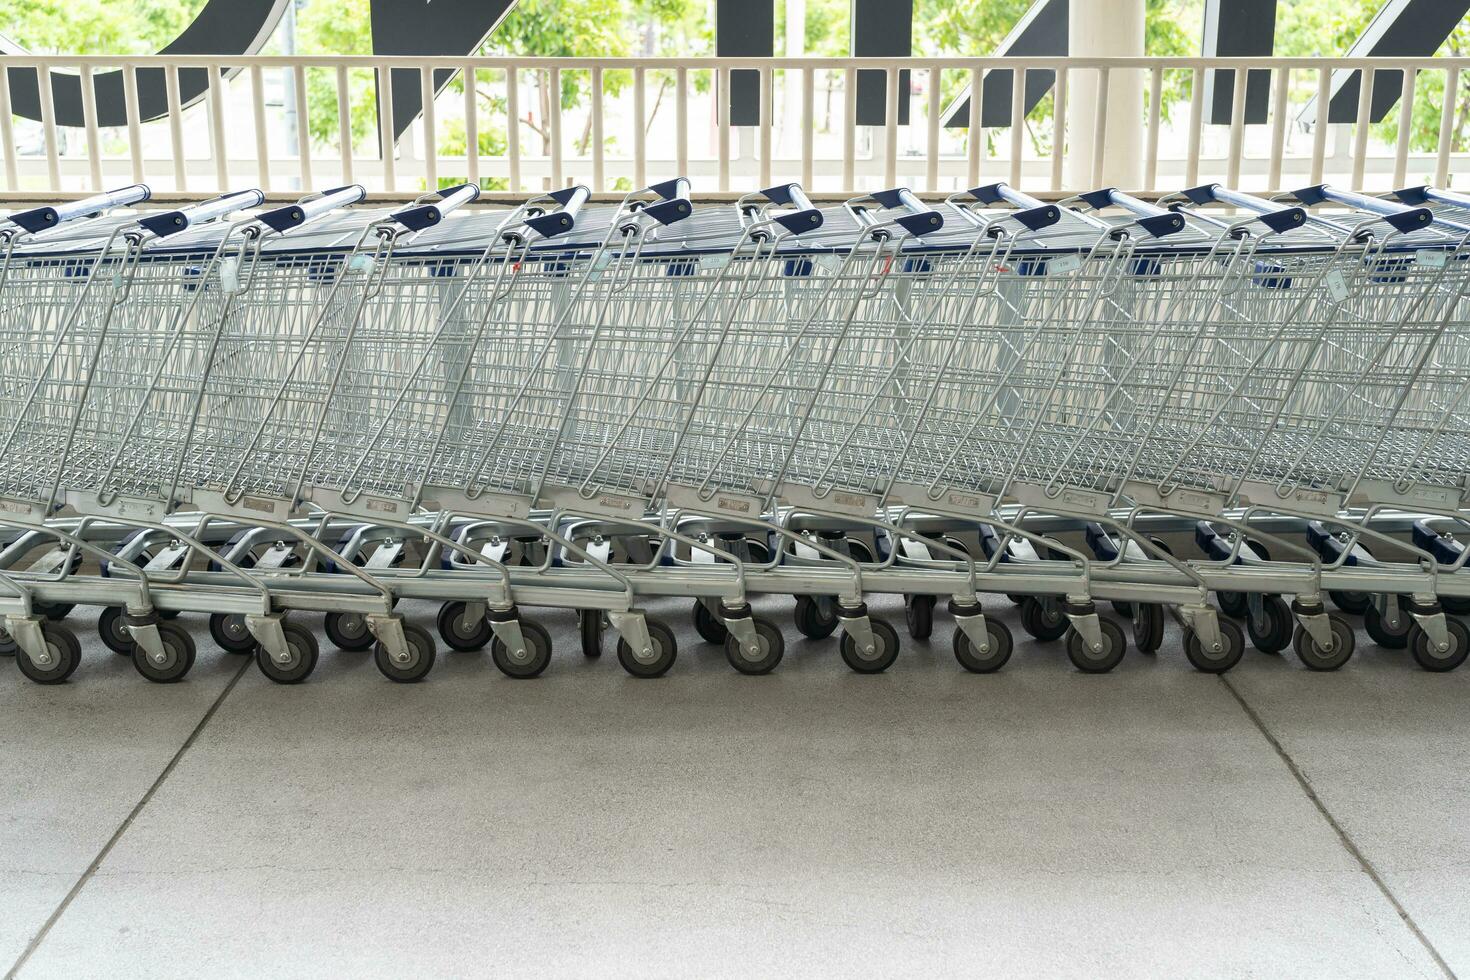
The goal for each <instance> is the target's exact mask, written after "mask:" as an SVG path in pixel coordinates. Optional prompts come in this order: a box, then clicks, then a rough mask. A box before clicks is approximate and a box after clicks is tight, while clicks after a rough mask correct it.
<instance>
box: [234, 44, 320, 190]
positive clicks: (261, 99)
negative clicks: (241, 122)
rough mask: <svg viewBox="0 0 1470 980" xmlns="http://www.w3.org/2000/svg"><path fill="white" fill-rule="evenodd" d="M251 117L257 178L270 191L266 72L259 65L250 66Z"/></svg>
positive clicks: (263, 188)
mask: <svg viewBox="0 0 1470 980" xmlns="http://www.w3.org/2000/svg"><path fill="white" fill-rule="evenodd" d="M250 117H251V124H252V125H253V126H254V127H255V179H256V181H257V182H258V183H259V185H260V189H261V190H263V191H265V192H266V193H270V189H271V152H270V142H269V139H268V138H267V136H266V132H265V73H264V71H263V70H262V69H261V67H260V66H259V65H251V66H250ZM299 131H300V129H299V127H298V132H299ZM220 189H221V190H224V188H220Z"/></svg>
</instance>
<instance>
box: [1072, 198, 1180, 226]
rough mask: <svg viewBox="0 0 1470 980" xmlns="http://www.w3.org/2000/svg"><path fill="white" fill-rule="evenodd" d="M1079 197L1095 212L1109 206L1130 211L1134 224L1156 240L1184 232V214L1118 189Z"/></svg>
mask: <svg viewBox="0 0 1470 980" xmlns="http://www.w3.org/2000/svg"><path fill="white" fill-rule="evenodd" d="M1077 196H1078V198H1079V199H1080V200H1081V201H1082V202H1083V203H1084V204H1086V205H1087V206H1088V207H1090V208H1092V209H1093V210H1094V211H1101V210H1102V209H1103V208H1105V207H1108V206H1109V205H1115V206H1117V207H1120V208H1122V209H1123V210H1125V211H1128V212H1129V213H1131V214H1132V215H1133V216H1134V223H1135V224H1137V225H1138V227H1140V228H1142V229H1143V230H1144V231H1146V232H1148V233H1149V234H1150V235H1152V236H1154V237H1155V238H1163V237H1164V236H1165V235H1172V234H1174V233H1175V232H1179V231H1183V230H1184V216H1183V215H1182V214H1179V213H1178V212H1177V211H1167V210H1165V209H1164V208H1160V207H1155V206H1154V205H1152V204H1149V203H1147V202H1145V201H1140V200H1139V199H1138V198H1136V197H1134V196H1132V195H1131V194H1124V193H1123V192H1122V191H1120V190H1118V188H1116V187H1104V188H1102V189H1100V190H1095V191H1088V192H1087V193H1086V194H1079V195H1077Z"/></svg>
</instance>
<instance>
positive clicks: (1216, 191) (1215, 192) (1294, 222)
mask: <svg viewBox="0 0 1470 980" xmlns="http://www.w3.org/2000/svg"><path fill="white" fill-rule="evenodd" d="M1181 193H1182V194H1183V195H1184V196H1185V197H1187V198H1189V199H1190V201H1192V202H1193V203H1195V204H1228V205H1230V206H1231V207H1235V208H1244V209H1245V210H1247V211H1252V212H1254V213H1255V214H1256V216H1257V217H1258V218H1259V220H1260V222H1261V224H1263V225H1265V226H1266V227H1267V228H1270V229H1271V230H1272V231H1274V232H1277V233H1280V232H1286V231H1291V229H1293V228H1300V227H1301V226H1302V225H1304V224H1306V223H1307V212H1306V211H1304V210H1302V209H1301V208H1299V207H1288V208H1283V207H1282V206H1281V205H1279V204H1277V203H1275V202H1274V201H1268V200H1266V199H1265V198H1261V197H1254V196H1252V195H1250V194H1243V193H1241V192H1240V191H1233V190H1231V189H1230V188H1228V187H1222V186H1220V185H1219V184H1201V185H1200V186H1198V187H1191V188H1189V190H1187V191H1181Z"/></svg>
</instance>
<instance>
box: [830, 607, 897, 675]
mask: <svg viewBox="0 0 1470 980" xmlns="http://www.w3.org/2000/svg"><path fill="white" fill-rule="evenodd" d="M868 622H869V623H870V624H871V625H872V628H873V652H872V653H865V652H863V651H862V650H859V649H858V645H857V641H856V640H854V639H853V638H852V634H850V633H847V632H846V631H844V632H843V634H842V659H843V661H844V662H845V663H846V664H847V666H849V667H851V668H852V669H853V670H855V671H857V672H858V673H859V674H881V673H883V671H885V670H887V669H888V668H889V667H892V666H893V662H894V661H895V660H897V659H898V630H896V629H894V628H893V627H892V626H890V625H889V624H888V621H887V620H883V619H876V618H874V617H872V616H869V617H868Z"/></svg>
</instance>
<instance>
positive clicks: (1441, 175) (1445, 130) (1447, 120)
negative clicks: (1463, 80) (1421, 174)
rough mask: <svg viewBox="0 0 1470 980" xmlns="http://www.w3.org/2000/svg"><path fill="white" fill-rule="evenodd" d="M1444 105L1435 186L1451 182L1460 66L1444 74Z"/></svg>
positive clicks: (1455, 66) (1447, 69)
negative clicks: (1452, 144)
mask: <svg viewBox="0 0 1470 980" xmlns="http://www.w3.org/2000/svg"><path fill="white" fill-rule="evenodd" d="M1443 101H1444V107H1443V108H1442V109H1441V110H1440V117H1439V149H1438V151H1437V152H1436V154H1435V159H1434V186H1435V187H1445V186H1448V185H1449V182H1450V149H1451V142H1450V140H1451V137H1453V136H1454V130H1455V106H1456V105H1457V104H1458V103H1459V101H1460V66H1459V65H1451V66H1450V67H1449V68H1446V69H1445V74H1444V100H1443Z"/></svg>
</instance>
